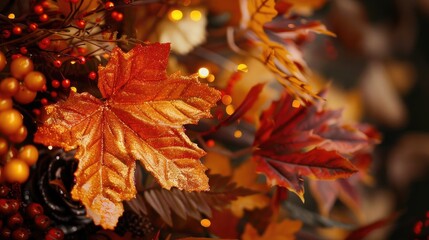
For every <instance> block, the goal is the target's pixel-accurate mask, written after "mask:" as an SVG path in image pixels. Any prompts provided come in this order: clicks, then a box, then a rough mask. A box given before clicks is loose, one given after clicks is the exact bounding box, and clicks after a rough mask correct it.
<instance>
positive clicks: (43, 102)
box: [40, 98, 48, 106]
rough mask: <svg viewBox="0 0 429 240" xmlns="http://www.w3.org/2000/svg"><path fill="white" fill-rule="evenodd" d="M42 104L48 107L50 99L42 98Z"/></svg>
mask: <svg viewBox="0 0 429 240" xmlns="http://www.w3.org/2000/svg"><path fill="white" fill-rule="evenodd" d="M40 103H41V104H42V105H43V106H45V105H48V99H46V98H42V99H40Z"/></svg>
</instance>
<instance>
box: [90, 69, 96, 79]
mask: <svg viewBox="0 0 429 240" xmlns="http://www.w3.org/2000/svg"><path fill="white" fill-rule="evenodd" d="M88 77H89V79H91V80H95V79H96V78H97V73H95V72H94V71H92V72H90V73H89V74H88Z"/></svg>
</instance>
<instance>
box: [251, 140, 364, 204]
mask: <svg viewBox="0 0 429 240" xmlns="http://www.w3.org/2000/svg"><path fill="white" fill-rule="evenodd" d="M255 155H257V156H259V157H255V161H256V162H257V164H258V167H257V171H258V172H260V173H263V174H264V175H266V176H267V178H268V182H269V183H270V184H271V185H279V186H282V187H285V188H287V189H289V190H290V191H292V192H295V193H296V194H297V195H298V196H299V197H300V198H301V200H302V201H304V188H303V184H304V180H303V179H302V177H303V176H306V177H310V178H314V179H330V180H332V179H337V178H345V177H349V176H350V175H351V174H353V173H355V172H356V171H357V170H356V168H355V166H354V165H353V164H352V163H351V162H349V161H348V160H347V159H344V158H343V157H342V156H341V155H339V154H338V153H337V152H335V151H325V150H321V149H318V148H315V149H313V150H311V151H309V152H306V153H291V154H286V155H282V156H278V155H271V154H270V153H269V152H262V151H261V152H258V151H257V152H255ZM270 155H271V156H270Z"/></svg>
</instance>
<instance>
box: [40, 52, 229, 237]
mask: <svg viewBox="0 0 429 240" xmlns="http://www.w3.org/2000/svg"><path fill="white" fill-rule="evenodd" d="M169 49H170V46H169V44H152V45H147V46H141V45H138V46H136V47H135V48H134V49H132V50H131V51H129V52H128V53H123V52H122V51H121V50H120V49H119V48H116V49H114V50H113V52H112V54H111V56H110V60H109V62H108V64H107V66H106V67H99V82H98V88H99V89H100V91H101V95H102V99H101V100H100V99H98V98H95V97H94V96H92V95H90V94H89V93H73V92H72V93H71V94H70V96H69V97H68V99H67V100H66V101H64V102H59V103H57V104H53V105H50V106H47V107H46V108H45V111H46V114H45V116H44V118H43V124H42V125H41V126H40V127H39V128H38V131H37V133H36V135H35V141H36V142H39V143H43V144H45V145H52V146H58V147H62V148H64V149H65V150H72V149H75V148H77V151H76V156H75V157H76V158H77V159H79V166H78V169H77V171H76V173H75V176H76V184H75V186H74V188H73V190H72V196H73V198H75V199H80V200H81V201H82V203H83V204H84V205H85V206H86V208H87V211H88V215H89V216H90V217H92V218H93V219H94V222H95V223H96V224H100V225H101V226H103V227H104V228H110V229H112V228H114V226H115V225H116V223H117V221H118V218H119V217H120V216H121V215H122V212H123V205H122V201H123V200H128V199H131V198H133V197H135V194H136V189H135V186H134V170H135V160H139V161H140V162H141V163H142V164H143V165H144V167H145V168H146V170H148V171H149V172H151V173H152V174H153V175H154V176H155V178H156V179H157V180H158V182H159V183H160V184H161V186H162V187H164V188H167V189H170V188H171V187H177V188H179V189H184V190H188V191H202V190H208V189H209V185H208V178H207V176H206V175H205V173H204V171H205V170H206V168H205V167H204V165H202V164H201V162H200V161H199V158H200V157H202V156H203V155H204V154H205V152H204V151H203V150H201V149H199V148H198V147H197V146H196V145H195V144H194V143H192V142H191V141H190V140H189V139H188V137H187V136H186V134H185V133H184V127H183V125H184V124H189V123H196V122H197V121H198V120H199V119H200V118H203V117H210V112H209V110H210V108H211V107H212V106H213V105H215V104H216V102H217V101H218V100H219V98H220V94H219V92H218V91H217V90H215V89H212V88H210V87H208V86H207V85H205V84H201V83H199V82H198V80H197V77H196V76H190V77H184V76H181V75H180V74H178V73H175V74H172V75H170V76H167V74H166V68H167V61H168V54H169Z"/></svg>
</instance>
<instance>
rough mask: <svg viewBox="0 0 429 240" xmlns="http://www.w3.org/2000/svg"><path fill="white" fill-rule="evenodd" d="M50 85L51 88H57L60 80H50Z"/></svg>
mask: <svg viewBox="0 0 429 240" xmlns="http://www.w3.org/2000/svg"><path fill="white" fill-rule="evenodd" d="M51 85H52V87H53V88H59V87H60V81H58V80H52V81H51Z"/></svg>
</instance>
